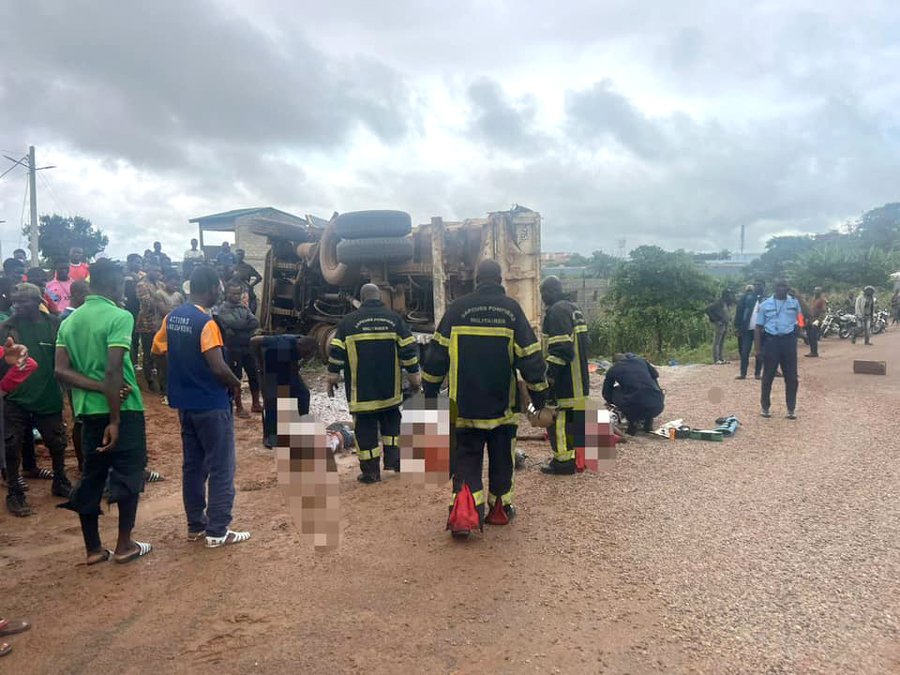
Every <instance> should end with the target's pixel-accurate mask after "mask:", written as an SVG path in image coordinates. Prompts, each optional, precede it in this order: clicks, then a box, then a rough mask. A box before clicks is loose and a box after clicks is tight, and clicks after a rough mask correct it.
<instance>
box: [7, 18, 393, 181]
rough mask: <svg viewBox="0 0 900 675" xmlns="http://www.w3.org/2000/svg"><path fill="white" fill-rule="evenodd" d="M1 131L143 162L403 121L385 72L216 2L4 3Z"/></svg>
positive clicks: (319, 143) (310, 141) (301, 142)
mask: <svg viewBox="0 0 900 675" xmlns="http://www.w3.org/2000/svg"><path fill="white" fill-rule="evenodd" d="M4 6H5V9H0V26H2V28H0V36H2V37H3V43H4V45H5V57H4V60H5V63H4V68H3V70H2V72H0V128H2V129H3V132H4V134H7V133H9V134H17V135H21V136H26V135H30V136H31V137H34V136H42V137H44V138H49V139H52V140H57V139H58V140H62V141H66V142H69V143H71V144H73V145H75V146H77V147H79V148H80V149H82V150H84V151H88V152H96V153H98V154H106V153H109V154H113V155H117V156H122V157H126V158H128V159H129V160H131V161H133V162H135V163H138V164H142V165H155V166H160V167H171V166H177V165H179V164H181V163H183V162H184V161H185V160H186V159H187V158H188V156H189V153H187V152H186V146H187V145H189V144H193V145H197V144H212V145H215V144H219V143H222V144H233V143H241V142H243V143H252V144H255V145H257V146H259V147H261V148H266V147H272V146H281V147H297V148H328V147H332V146H336V145H339V144H340V143H342V142H343V141H344V140H345V139H346V137H347V134H348V133H349V132H350V131H352V130H353V129H354V128H355V126H356V125H362V126H364V127H368V128H369V129H370V130H371V131H372V132H373V133H375V134H376V135H377V136H379V137H380V138H382V139H384V140H387V141H397V140H399V139H400V138H402V137H403V136H404V134H405V133H406V130H407V125H408V121H407V120H408V118H409V115H410V114H411V111H410V106H409V95H408V92H407V90H406V87H405V85H404V84H403V82H402V80H401V79H400V77H399V76H398V75H397V74H396V73H394V72H393V71H391V70H390V69H388V68H386V67H384V66H382V65H380V64H378V63H375V62H372V61H370V60H365V59H362V58H359V57H355V58H352V59H348V60H346V61H335V60H329V59H326V58H325V57H324V56H323V55H322V54H321V53H320V52H319V51H317V50H316V49H314V48H312V47H311V46H310V45H309V43H308V42H307V41H306V39H305V38H304V37H302V36H301V35H291V36H290V39H285V40H280V41H277V42H276V41H274V40H273V39H271V38H270V37H268V36H267V35H266V34H264V33H262V32H260V31H259V30H257V29H255V28H254V27H253V26H251V25H250V24H248V23H247V22H246V21H241V20H239V19H238V17H236V16H234V15H231V14H228V13H226V12H223V11H221V8H220V7H219V6H217V5H215V4H213V3H211V2H174V1H172V0H163V1H162V2H153V3H146V4H142V5H141V6H140V9H137V8H136V7H138V6H136V5H133V4H131V3H104V4H102V5H98V4H97V3H93V2H87V1H71V2H65V3H58V2H41V1H35V2H27V3H5V5H4Z"/></svg>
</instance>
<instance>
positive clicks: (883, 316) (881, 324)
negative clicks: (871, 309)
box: [872, 309, 891, 335]
mask: <svg viewBox="0 0 900 675" xmlns="http://www.w3.org/2000/svg"><path fill="white" fill-rule="evenodd" d="M890 319H891V313H890V312H889V311H888V310H886V309H883V310H881V311H880V312H878V314H876V315H875V318H874V319H872V334H873V335H878V334H880V333H883V332H884V331H885V329H886V328H887V327H888V322H889V321H890Z"/></svg>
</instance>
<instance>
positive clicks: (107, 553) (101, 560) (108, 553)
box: [84, 548, 113, 567]
mask: <svg viewBox="0 0 900 675" xmlns="http://www.w3.org/2000/svg"><path fill="white" fill-rule="evenodd" d="M102 553H103V557H102V558H97V559H96V560H92V561H88V562H86V563H84V564H85V565H87V566H88V567H90V566H91V565H99V564H100V563H105V562H107V561H108V560H109V559H110V558H111V557H112V555H113V552H112V551H110V550H109V549H108V548H107V549H104V550H103V551H102Z"/></svg>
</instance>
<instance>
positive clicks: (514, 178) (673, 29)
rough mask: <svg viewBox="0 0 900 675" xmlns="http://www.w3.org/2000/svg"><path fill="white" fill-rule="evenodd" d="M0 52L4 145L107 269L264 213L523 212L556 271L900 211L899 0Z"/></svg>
mask: <svg viewBox="0 0 900 675" xmlns="http://www.w3.org/2000/svg"><path fill="white" fill-rule="evenodd" d="M139 5H140V7H139ZM100 8H102V9H100ZM0 44H2V45H3V55H2V65H0V150H2V151H3V154H12V155H14V156H21V155H22V154H24V153H25V152H26V151H27V146H28V145H29V144H33V145H35V146H37V151H38V163H39V165H41V164H54V165H56V168H55V169H52V170H48V171H45V172H42V176H41V178H40V179H39V181H38V197H39V211H40V212H41V213H45V212H49V211H57V212H61V213H66V214H79V215H82V216H85V217H88V218H90V219H91V220H92V221H93V222H94V223H95V225H98V226H99V227H101V228H102V229H103V230H105V231H106V232H107V233H108V234H109V235H110V240H111V244H110V248H109V251H110V252H111V253H112V254H114V255H121V254H124V253H126V252H128V251H130V250H143V249H144V248H146V247H147V246H148V245H149V243H150V242H151V241H153V240H154V239H160V240H161V241H162V242H163V243H164V246H165V247H166V248H167V249H170V250H173V251H176V252H180V251H181V250H183V249H184V248H185V246H186V243H187V241H188V239H190V237H191V236H192V234H193V233H194V230H193V229H192V226H190V225H188V223H187V221H188V219H189V218H192V217H195V216H199V215H205V214H207V213H213V212H217V211H224V210H227V209H232V208H241V207H247V206H257V205H271V206H276V207H278V208H282V209H284V210H287V211H291V212H294V213H297V214H304V213H313V214H317V215H321V216H326V217H327V216H329V215H330V214H331V213H332V212H333V211H335V210H337V211H351V210H357V209H365V208H400V209H404V210H407V211H409V212H411V213H412V215H413V218H414V220H415V221H417V222H425V221H427V220H428V219H429V218H430V217H431V216H433V215H442V216H444V217H445V218H447V219H452V218H463V217H469V216H479V215H482V214H484V213H485V212H487V211H491V210H501V209H505V208H508V207H509V206H511V205H512V204H513V203H519V204H524V205H526V206H529V207H531V208H534V209H536V210H538V211H540V212H541V213H542V214H543V217H544V231H543V237H544V249H545V250H563V251H564V250H578V251H583V252H589V251H591V250H594V249H605V250H607V251H615V249H616V248H617V247H618V245H619V240H621V239H625V240H626V241H627V244H626V245H627V247H628V248H632V247H634V246H637V245H639V244H645V243H656V244H659V245H662V246H665V247H667V248H680V247H683V248H688V249H694V250H717V249H720V248H730V249H732V250H736V249H737V248H738V245H739V234H738V233H739V228H740V225H741V224H746V225H747V227H748V245H747V249H748V250H759V249H760V248H761V247H762V244H763V242H764V241H765V240H766V238H768V237H769V236H771V235H772V234H777V233H784V232H798V231H822V230H824V229H826V228H828V227H830V226H834V225H839V224H840V223H842V222H845V221H846V220H847V219H849V218H854V217H856V216H858V215H859V214H860V213H862V212H863V211H865V210H868V209H869V208H872V207H875V206H879V205H881V204H883V203H885V202H888V201H898V200H900V78H898V76H897V73H898V72H900V3H897V2H895V1H891V0H885V1H880V0H855V2H849V1H847V0H841V1H838V0H815V1H813V0H760V1H756V2H749V3H748V2H746V1H742V2H732V1H731V0H715V1H713V0H710V1H702V0H681V1H680V2H670V1H669V0H645V1H644V2H634V1H633V0H593V1H588V0H554V2H532V1H529V0H480V1H479V0H455V1H454V2H429V1H426V0H391V1H390V2H388V1H384V2H380V1H377V0H330V1H329V2H318V1H317V2H311V1H306V0H303V1H296V2H290V3H289V2H286V1H281V0H259V1H251V0H192V1H191V2H184V1H183V0H180V1H176V0H154V2H152V3H132V2H104V3H100V2H95V1H92V0H28V2H13V1H12V0H5V1H3V2H0ZM2 162H4V164H3V165H2V168H0V173H2V171H4V170H5V169H6V168H7V167H8V166H9V164H8V163H5V162H6V160H2ZM24 191H25V177H24V174H23V172H22V171H20V170H15V171H13V172H11V173H10V174H8V175H7V176H5V177H4V178H2V179H0V220H6V221H7V222H6V223H4V224H2V225H0V240H2V244H3V252H4V254H5V255H9V253H10V251H11V247H12V246H14V245H16V244H18V242H19V234H18V232H19V227H20V224H21V222H22V219H23V198H24V195H25V192H24ZM25 218H26V219H27V212H26V215H25Z"/></svg>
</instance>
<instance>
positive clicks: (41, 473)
mask: <svg viewBox="0 0 900 675" xmlns="http://www.w3.org/2000/svg"><path fill="white" fill-rule="evenodd" d="M22 473H23V474H24V475H26V476H28V478H32V479H34V480H53V472H52V471H51V470H50V469H31V470H29V471H23V472H22Z"/></svg>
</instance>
